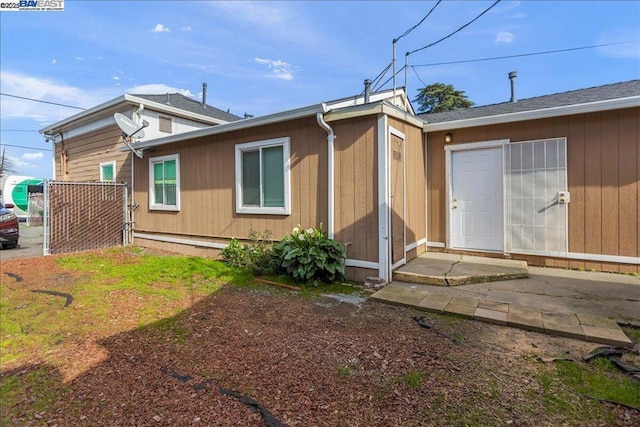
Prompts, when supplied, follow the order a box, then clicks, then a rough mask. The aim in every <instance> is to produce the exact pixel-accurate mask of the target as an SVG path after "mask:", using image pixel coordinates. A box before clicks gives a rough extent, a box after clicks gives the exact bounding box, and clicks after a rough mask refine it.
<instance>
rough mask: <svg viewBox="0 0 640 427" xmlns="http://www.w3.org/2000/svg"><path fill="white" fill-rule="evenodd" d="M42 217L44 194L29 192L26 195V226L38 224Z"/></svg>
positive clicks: (41, 221) (40, 222)
mask: <svg viewBox="0 0 640 427" xmlns="http://www.w3.org/2000/svg"><path fill="white" fill-rule="evenodd" d="M43 219H44V194H42V193H29V195H28V196H27V224H26V225H27V227H32V226H33V227H35V226H40V225H42V223H43Z"/></svg>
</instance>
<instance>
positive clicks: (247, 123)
mask: <svg viewBox="0 0 640 427" xmlns="http://www.w3.org/2000/svg"><path fill="white" fill-rule="evenodd" d="M326 111H327V107H326V104H325V103H321V104H314V105H310V106H307V107H302V108H297V109H294V110H288V111H283V112H280V113H275V114H269V115H266V116H259V117H253V118H250V119H242V120H238V121H235V122H230V123H226V124H221V125H218V126H211V127H207V128H203V129H198V130H194V131H191V132H184V133H180V134H176V135H171V136H167V137H164V138H157V139H152V140H150V141H141V142H138V143H136V144H132V147H133V148H134V149H136V150H142V149H146V148H152V147H157V146H160V145H166V144H172V143H175V142H180V141H185V140H188V139H194V138H201V137H203V136H210V135H218V134H221V133H226V132H233V131H236V130H242V129H248V128H252V127H258V126H264V125H269V124H273V123H278V122H283V121H287V120H295V119H300V118H303V117H310V116H314V115H316V114H317V113H325V112H326ZM118 149H119V150H120V151H123V152H124V151H128V150H129V148H128V147H127V146H126V145H122V146H120V147H119V148H118Z"/></svg>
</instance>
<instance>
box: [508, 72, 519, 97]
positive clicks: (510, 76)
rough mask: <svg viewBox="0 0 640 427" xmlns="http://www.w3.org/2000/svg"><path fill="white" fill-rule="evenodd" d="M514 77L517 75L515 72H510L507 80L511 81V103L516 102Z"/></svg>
mask: <svg viewBox="0 0 640 427" xmlns="http://www.w3.org/2000/svg"><path fill="white" fill-rule="evenodd" d="M516 77H518V73H516V72H515V71H511V72H510V73H509V80H511V102H516V101H517V99H516Z"/></svg>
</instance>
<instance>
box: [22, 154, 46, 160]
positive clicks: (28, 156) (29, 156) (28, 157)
mask: <svg viewBox="0 0 640 427" xmlns="http://www.w3.org/2000/svg"><path fill="white" fill-rule="evenodd" d="M42 157H44V154H43V153H41V152H39V153H24V154H23V155H22V156H20V158H21V159H25V160H37V159H41V158H42Z"/></svg>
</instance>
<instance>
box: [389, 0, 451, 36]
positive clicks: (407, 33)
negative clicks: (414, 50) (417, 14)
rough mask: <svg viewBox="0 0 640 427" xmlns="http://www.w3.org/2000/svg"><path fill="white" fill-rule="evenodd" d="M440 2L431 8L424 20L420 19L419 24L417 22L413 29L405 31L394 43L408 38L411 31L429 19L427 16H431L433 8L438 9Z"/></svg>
mask: <svg viewBox="0 0 640 427" xmlns="http://www.w3.org/2000/svg"><path fill="white" fill-rule="evenodd" d="M441 2H442V0H438V2H437V3H436V5H435V6H433V7H432V8H431V10H430V11H429V12H428V13H427V14H426V15H425V16H424V18H422V19H421V20H420V22H418V23H417V24H416V25H414V26H413V27H411V28H409V29H408V30H407V31H405V32H404V33H403V34H402V35H401V36H400V37H398V38H396V39H395V40H394V41H396V42H397V41H399V40H400V39H401V38H403V37H404V36H408V35H409V33H410V32H411V31H413V30H415V29H416V28H418V27H419V26H420V25H421V24H422V23H423V22H424V20H425V19H427V18H428V17H429V15H431V12H433V11H434V10H435V8H436V7H438V5H439V4H440V3H441Z"/></svg>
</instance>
